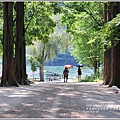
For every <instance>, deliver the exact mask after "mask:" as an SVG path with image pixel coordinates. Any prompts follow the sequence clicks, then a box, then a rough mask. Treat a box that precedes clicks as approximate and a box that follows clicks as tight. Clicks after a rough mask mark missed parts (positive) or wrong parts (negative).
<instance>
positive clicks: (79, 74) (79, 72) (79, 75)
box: [77, 67, 82, 82]
mask: <svg viewBox="0 0 120 120" xmlns="http://www.w3.org/2000/svg"><path fill="white" fill-rule="evenodd" d="M77 72H78V82H80V81H81V75H82V71H81V69H80V67H78V70H77Z"/></svg>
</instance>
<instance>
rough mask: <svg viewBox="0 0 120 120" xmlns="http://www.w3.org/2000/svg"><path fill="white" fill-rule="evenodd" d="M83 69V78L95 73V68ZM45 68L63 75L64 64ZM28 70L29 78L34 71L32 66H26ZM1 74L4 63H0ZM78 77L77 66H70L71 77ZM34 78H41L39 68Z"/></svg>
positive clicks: (0, 73)
mask: <svg viewBox="0 0 120 120" xmlns="http://www.w3.org/2000/svg"><path fill="white" fill-rule="evenodd" d="M81 69H82V76H81V78H84V77H85V76H90V75H91V74H93V70H92V69H90V68H88V67H86V66H84V67H81ZM44 70H45V71H49V72H53V73H57V74H61V75H62V73H63V70H64V66H44ZM26 71H27V74H28V78H33V72H32V70H31V68H30V66H26ZM1 75H2V64H0V76H1ZM76 77H77V67H76V66H74V67H73V68H69V78H76ZM34 78H39V69H37V71H35V72H34Z"/></svg>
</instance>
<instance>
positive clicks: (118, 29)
mask: <svg viewBox="0 0 120 120" xmlns="http://www.w3.org/2000/svg"><path fill="white" fill-rule="evenodd" d="M101 34H102V35H103V38H104V40H105V41H104V44H106V45H107V47H108V48H110V47H112V46H114V45H116V44H117V43H118V41H119V40H120V14H117V16H116V17H115V18H113V19H112V20H111V21H109V22H107V23H106V24H105V25H104V27H103V29H102V30H101Z"/></svg>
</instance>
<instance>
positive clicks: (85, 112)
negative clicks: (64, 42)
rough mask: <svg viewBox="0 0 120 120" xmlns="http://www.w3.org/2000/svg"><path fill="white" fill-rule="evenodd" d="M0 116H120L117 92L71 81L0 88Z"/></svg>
mask: <svg viewBox="0 0 120 120" xmlns="http://www.w3.org/2000/svg"><path fill="white" fill-rule="evenodd" d="M0 118H120V93H115V91H114V89H113V88H112V87H111V88H108V86H101V85H100V83H85V82H79V83H75V82H71V81H68V82H67V83H64V82H36V84H32V85H30V86H20V87H0Z"/></svg>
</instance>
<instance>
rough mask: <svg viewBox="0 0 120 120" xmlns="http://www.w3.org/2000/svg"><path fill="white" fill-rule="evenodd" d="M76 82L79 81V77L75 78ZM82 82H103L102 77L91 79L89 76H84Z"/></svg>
mask: <svg viewBox="0 0 120 120" xmlns="http://www.w3.org/2000/svg"><path fill="white" fill-rule="evenodd" d="M74 82H78V79H74ZM81 82H102V80H101V79H99V78H98V79H89V78H84V79H81Z"/></svg>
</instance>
